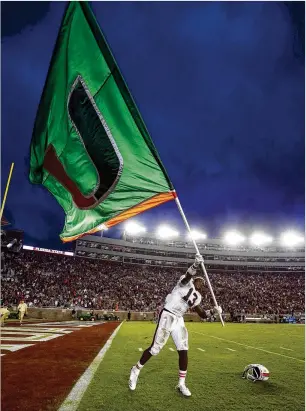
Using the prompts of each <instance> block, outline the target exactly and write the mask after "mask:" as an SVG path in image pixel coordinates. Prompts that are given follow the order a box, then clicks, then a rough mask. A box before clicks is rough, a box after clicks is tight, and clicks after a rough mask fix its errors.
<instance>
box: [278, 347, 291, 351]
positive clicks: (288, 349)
mask: <svg viewBox="0 0 306 411" xmlns="http://www.w3.org/2000/svg"><path fill="white" fill-rule="evenodd" d="M279 348H281V349H282V350H286V351H293V350H291V348H285V347H279Z"/></svg>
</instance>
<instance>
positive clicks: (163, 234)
mask: <svg viewBox="0 0 306 411" xmlns="http://www.w3.org/2000/svg"><path fill="white" fill-rule="evenodd" d="M156 234H157V235H158V237H160V238H164V239H166V238H171V237H177V236H178V235H179V233H178V231H176V230H173V229H172V228H170V227H168V226H166V225H162V226H160V227H159V228H158V229H157V231H156Z"/></svg>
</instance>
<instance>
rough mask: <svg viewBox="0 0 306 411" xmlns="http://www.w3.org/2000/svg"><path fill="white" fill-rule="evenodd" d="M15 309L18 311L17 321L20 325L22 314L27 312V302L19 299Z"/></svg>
mask: <svg viewBox="0 0 306 411" xmlns="http://www.w3.org/2000/svg"><path fill="white" fill-rule="evenodd" d="M17 311H18V315H19V321H20V325H22V320H23V317H24V315H26V314H27V312H28V306H27V304H26V303H25V302H24V300H21V301H20V304H19V305H18V307H17Z"/></svg>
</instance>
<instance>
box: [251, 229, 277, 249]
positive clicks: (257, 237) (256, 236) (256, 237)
mask: <svg viewBox="0 0 306 411" xmlns="http://www.w3.org/2000/svg"><path fill="white" fill-rule="evenodd" d="M272 241H273V238H272V237H270V236H269V235H267V234H265V233H260V232H258V233H253V234H252V235H251V238H250V242H251V244H253V245H255V246H256V247H260V246H262V245H266V244H269V243H271V242H272Z"/></svg>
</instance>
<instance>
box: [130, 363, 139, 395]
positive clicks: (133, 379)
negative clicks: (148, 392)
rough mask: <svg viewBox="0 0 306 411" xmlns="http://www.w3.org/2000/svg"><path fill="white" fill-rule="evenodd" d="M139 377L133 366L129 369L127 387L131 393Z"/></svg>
mask: <svg viewBox="0 0 306 411" xmlns="http://www.w3.org/2000/svg"><path fill="white" fill-rule="evenodd" d="M138 377H139V370H137V368H136V367H135V366H134V367H132V368H131V374H130V379H129V387H130V390H131V391H134V390H135V388H136V385H137V380H138Z"/></svg>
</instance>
